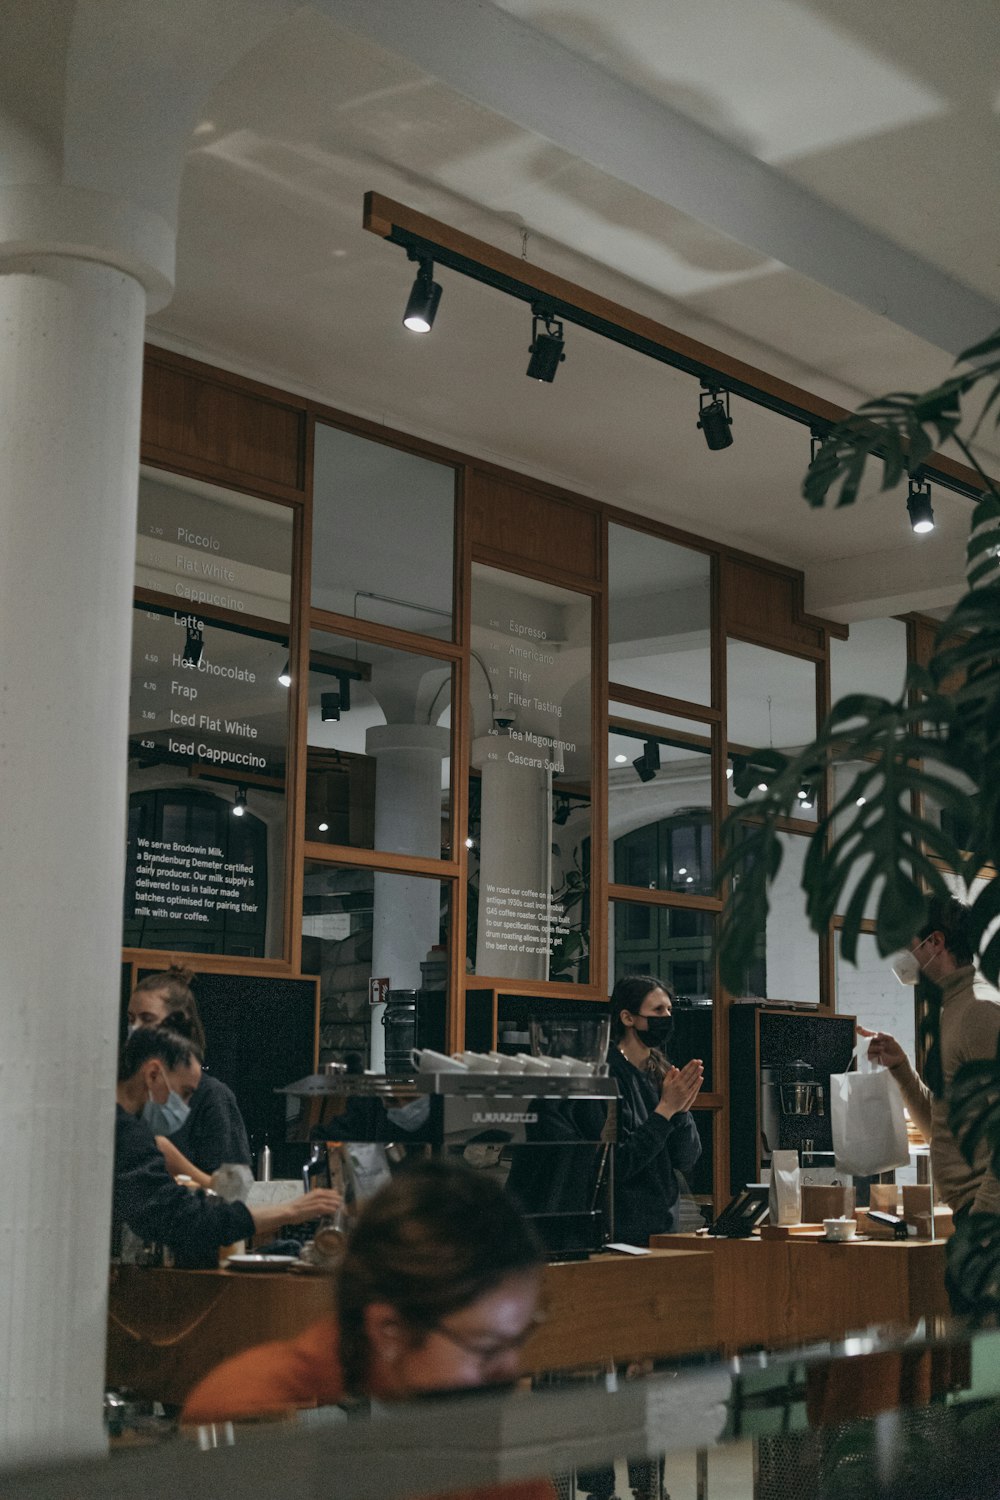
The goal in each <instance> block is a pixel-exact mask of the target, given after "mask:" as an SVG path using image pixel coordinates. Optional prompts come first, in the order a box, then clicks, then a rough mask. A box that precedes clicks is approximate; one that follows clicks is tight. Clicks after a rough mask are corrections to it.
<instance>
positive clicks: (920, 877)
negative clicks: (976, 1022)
mask: <svg viewBox="0 0 1000 1500" xmlns="http://www.w3.org/2000/svg"><path fill="white" fill-rule="evenodd" d="M960 364H961V365H962V366H963V367H964V368H963V369H962V370H961V371H960V373H958V374H956V375H955V376H954V377H952V378H951V379H950V380H947V381H945V382H943V384H941V385H940V386H937V387H935V389H934V390H932V391H928V392H926V393H924V394H922V395H914V394H912V393H908V392H901V393H897V394H894V395H891V396H886V397H884V398H882V399H881V400H879V401H871V402H867V403H866V404H865V405H864V406H863V407H861V408H860V409H859V410H858V411H857V412H856V413H855V414H854V415H853V416H851V417H849V418H848V419H847V420H846V421H844V422H842V423H840V424H838V425H837V426H836V427H834V428H832V429H831V431H830V433H829V435H828V436H827V438H826V439H825V441H824V442H823V444H822V446H821V447H820V449H819V452H818V453H817V455H816V457H815V459H814V461H813V463H812V464H811V465H810V468H809V471H808V473H807V475H806V479H805V483H804V493H805V497H806V499H807V500H808V501H809V503H810V504H812V505H822V504H824V503H826V501H827V499H828V498H829V496H830V495H831V493H834V494H835V495H836V503H837V504H838V505H849V504H851V503H853V501H854V500H855V499H856V497H857V494H858V489H859V486H860V484H861V480H862V476H863V474H864V471H865V468H866V465H867V464H868V462H869V460H870V459H872V458H880V459H881V460H882V463H883V476H882V477H883V483H882V488H883V489H887V488H890V487H891V486H893V485H895V484H897V483H899V481H900V480H901V479H902V478H903V476H904V475H905V474H906V473H910V474H915V473H916V472H917V471H918V470H919V468H920V465H921V464H922V463H923V462H924V460H925V459H926V458H927V457H928V456H929V454H930V453H931V451H932V449H933V448H934V446H935V444H937V445H941V444H942V443H945V442H947V441H949V440H950V441H952V442H954V443H956V444H957V445H958V447H959V448H960V450H961V452H962V453H963V455H964V456H965V458H966V459H967V461H968V462H969V463H971V464H972V465H973V467H975V468H976V470H977V471H978V472H979V473H980V475H981V477H982V480H983V487H984V494H983V496H982V498H981V499H980V500H979V501H978V503H977V504H976V505H975V507H974V509H973V511H972V513H971V516H970V532H969V543H968V548H967V554H966V574H967V581H968V584H969V591H968V593H967V594H966V595H965V596H964V597H963V598H962V599H961V600H960V601H959V603H958V604H957V605H956V607H955V609H954V610H953V611H952V613H951V615H950V616H949V617H948V619H946V620H945V621H944V622H943V624H942V625H941V627H940V630H939V631H938V635H937V639H936V643H935V647H934V651H933V654H932V657H931V660H930V661H929V662H928V664H927V665H926V667H922V668H911V670H910V673H909V674H908V677H907V680H906V682H905V683H904V684H902V688H901V692H900V696H899V698H898V699H896V700H895V701H890V700H887V699H884V698H876V697H871V696H866V695H863V694H858V695H854V696H852V697H850V698H845V699H843V700H842V701H841V702H840V703H837V704H836V705H835V706H834V707H833V709H832V710H831V712H830V714H829V715H828V717H827V719H826V722H825V723H824V724H823V726H822V728H821V729H820V732H819V734H818V735H817V737H816V739H815V740H814V741H813V742H812V743H811V744H809V745H806V746H805V747H804V748H803V749H802V750H800V751H799V752H798V753H797V754H795V755H783V754H782V753H781V752H779V751H775V750H773V749H767V750H757V751H752V752H750V753H749V754H748V755H746V756H745V757H741V758H740V762H737V760H736V758H734V775H733V787H734V790H735V791H736V792H737V794H739V795H742V796H747V795H748V794H749V793H750V791H751V790H753V789H754V788H756V787H758V786H760V785H764V786H765V788H766V790H765V791H764V793H763V795H762V796H760V797H758V796H755V797H754V799H753V801H752V802H749V801H748V802H747V804H746V806H745V807H743V808H737V809H736V810H735V811H733V812H732V813H731V814H730V816H729V818H728V819H727V822H726V824H725V827H724V829H723V838H724V858H723V861H722V864H721V866H720V870H719V884H720V887H721V888H722V889H723V891H724V892H725V893H726V894H727V896H728V899H727V902H726V910H725V917H724V919H723V923H722V928H721V931H720V939H719V965H720V974H721V977H722V981H723V983H724V984H725V985H726V986H727V987H728V988H729V989H730V990H733V991H737V990H738V989H739V987H740V985H741V981H742V976H743V975H744V974H745V972H746V967H747V964H748V962H749V961H750V959H751V957H752V955H753V953H754V950H755V946H756V945H757V944H758V942H759V937H760V933H761V932H762V931H763V930H764V925H765V923H766V920H767V915H768V908H769V902H768V889H769V887H770V885H771V883H772V882H773V881H774V879H775V877H776V876H777V874H778V871H779V870H780V868H781V861H782V853H783V848H782V837H781V835H782V829H783V827H784V825H785V821H786V820H787V819H789V818H796V817H798V816H800V810H799V802H800V791H801V788H802V787H803V785H808V786H810V787H813V788H816V787H819V788H826V789H827V790H828V791H829V790H830V789H832V787H833V785H834V781H833V777H832V774H831V773H832V772H833V771H835V770H837V768H840V771H839V775H838V778H837V786H838V794H837V796H836V798H833V797H832V796H831V797H830V798H829V802H828V805H826V806H825V807H823V804H822V802H821V807H822V809H823V811H822V816H821V817H820V819H819V821H818V823H817V827H816V832H815V834H814V836H813V837H812V839H811V840H810V844H809V852H808V854H807V856H806V859H805V862H804V866H803V875H802V888H803V892H804V902H805V907H806V911H807V914H808V917H809V922H810V925H811V926H812V928H813V930H814V931H816V932H826V931H828V930H829V927H830V923H831V922H832V920H833V918H834V916H835V915H836V916H839V917H840V918H841V933H840V942H841V952H842V953H843V955H844V957H845V958H846V959H848V960H849V961H852V962H853V961H855V959H856V953H857V944H858V938H859V936H860V934H861V932H862V928H863V922H864V919H865V918H866V917H868V916H874V921H875V939H876V943H877V946H878V950H879V952H880V953H881V954H883V955H885V954H888V953H891V952H892V951H894V950H895V949H898V948H901V947H905V946H906V945H907V944H908V943H909V941H910V939H911V938H912V937H913V935H914V933H915V932H917V930H918V929H919V927H920V926H921V924H922V922H923V920H924V917H925V914H926V909H927V901H928V898H929V897H930V896H931V895H935V894H937V895H947V894H948V893H949V887H948V883H947V881H946V879H945V871H947V872H950V873H954V874H955V875H957V876H959V877H962V878H964V879H966V880H968V881H971V880H973V879H974V878H976V877H977V876H979V875H980V874H981V873H982V871H983V870H991V869H996V868H997V867H998V866H1000V491H998V490H997V488H996V487H995V486H994V485H993V483H992V482H991V481H990V480H989V478H988V477H987V476H986V475H985V474H983V473H982V470H981V469H979V465H978V464H977V463H976V459H975V456H974V455H973V454H972V452H971V451H970V448H969V442H970V441H971V439H972V438H973V437H974V436H975V432H976V430H977V429H978V428H979V427H980V426H981V424H982V423H983V422H984V421H985V420H986V418H987V416H989V415H993V416H994V419H995V420H996V421H998V422H1000V380H998V378H997V377H998V376H1000V331H998V332H997V333H996V334H993V335H992V336H991V337H990V338H989V339H987V340H984V341H983V343H982V344H979V345H977V346H976V347H975V348H973V349H969V350H967V351H966V353H965V354H964V355H962V356H961V359H960ZM984 382H990V383H991V384H990V386H989V389H988V390H987V392H986V395H985V399H984V400H983V401H982V405H981V408H980V410H979V413H978V417H977V420H976V422H975V425H974V426H973V428H972V430H971V432H969V433H967V434H966V435H965V436H963V435H962V433H961V430H960V429H961V426H962V423H963V420H964V416H963V411H962V402H963V399H964V398H965V397H967V396H969V395H970V393H971V392H972V391H973V390H974V389H976V388H977V387H978V386H980V385H982V384H983V383H984ZM979 395H980V397H981V396H982V392H981V391H980V392H979ZM929 803H930V804H931V805H933V806H936V808H937V809H938V811H937V812H928V811H926V809H927V807H928V804H929ZM920 808H924V809H925V811H924V812H923V813H921V812H920V811H919V809H920ZM998 916H1000V882H997V881H991V882H988V883H987V884H986V885H985V886H984V888H983V889H982V891H981V892H980V894H979V895H978V897H977V899H976V901H975V904H974V906H973V908H972V922H973V929H974V932H973V936H974V939H975V940H976V941H979V940H980V939H982V937H983V935H984V934H985V932H986V931H987V929H988V928H989V927H990V926H991V924H992V923H993V922H994V921H995V919H996V918H997V917H998ZM981 966H982V969H983V972H984V973H985V974H986V976H987V978H989V979H991V980H992V981H993V982H994V983H995V982H996V981H997V979H998V977H1000V930H998V932H997V934H996V935H995V936H994V937H993V938H992V940H991V941H990V942H989V943H988V945H987V946H986V948H985V950H984V951H983V952H982V954H981Z"/></svg>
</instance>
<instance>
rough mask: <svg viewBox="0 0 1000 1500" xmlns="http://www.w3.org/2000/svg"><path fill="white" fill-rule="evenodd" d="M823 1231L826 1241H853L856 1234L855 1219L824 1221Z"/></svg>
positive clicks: (856, 1222)
mask: <svg viewBox="0 0 1000 1500" xmlns="http://www.w3.org/2000/svg"><path fill="white" fill-rule="evenodd" d="M823 1229H824V1230H825V1232H826V1237H827V1239H828V1240H837V1241H841V1240H853V1238H854V1236H855V1235H856V1234H857V1232H858V1221H857V1219H824V1220H823Z"/></svg>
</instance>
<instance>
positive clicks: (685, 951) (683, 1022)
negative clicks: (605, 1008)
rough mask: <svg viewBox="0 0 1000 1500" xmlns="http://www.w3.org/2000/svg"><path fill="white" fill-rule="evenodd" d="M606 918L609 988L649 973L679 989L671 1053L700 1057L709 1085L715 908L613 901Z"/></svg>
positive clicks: (682, 1058) (678, 1057) (677, 1058)
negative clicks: (684, 907)
mask: <svg viewBox="0 0 1000 1500" xmlns="http://www.w3.org/2000/svg"><path fill="white" fill-rule="evenodd" d="M609 918H610V919H609V922H608V940H609V954H608V960H609V961H608V991H609V993H610V991H611V990H613V989H614V986H615V982H616V981H617V980H619V979H625V978H627V977H628V976H629V975H630V974H652V975H654V976H655V977H656V978H658V979H663V980H665V981H666V983H667V984H669V985H670V986H671V988H672V989H673V990H674V992H675V994H676V995H677V1004H676V1006H675V1008H674V1036H673V1039H672V1041H671V1044H670V1047H669V1049H668V1051H669V1054H670V1059H671V1061H672V1062H675V1063H677V1064H678V1065H681V1064H683V1063H685V1062H687V1061H688V1060H689V1058H692V1057H700V1058H701V1059H702V1061H703V1062H704V1064H705V1088H706V1089H710V1088H712V1086H713V1085H712V999H713V992H714V974H715V953H714V944H715V920H716V919H715V916H714V914H713V913H712V912H704V911H688V910H686V909H684V910H682V909H680V908H679V907H672V906H650V905H647V904H644V903H640V902H635V901H613V902H612V903H611V906H610V909H609Z"/></svg>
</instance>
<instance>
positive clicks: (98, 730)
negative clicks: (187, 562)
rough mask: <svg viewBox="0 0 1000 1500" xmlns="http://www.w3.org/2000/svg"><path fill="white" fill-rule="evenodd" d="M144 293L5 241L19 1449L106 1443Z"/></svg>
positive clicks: (6, 921)
mask: <svg viewBox="0 0 1000 1500" xmlns="http://www.w3.org/2000/svg"><path fill="white" fill-rule="evenodd" d="M0 248H2V246H0ZM145 311H146V294H145V291H144V289H143V287H142V285H141V284H140V282H139V281H138V280H137V279H136V278H135V277H134V276H133V275H131V274H129V273H128V272H126V271H124V270H121V269H115V268H114V267H112V266H110V265H106V264H102V263H99V262H98V261H96V260H84V259H76V258H73V257H72V256H70V255H63V254H58V253H55V254H37V255H30V254H28V255H19V256H18V257H17V258H16V259H14V258H11V259H4V258H2V257H0V413H2V424H0V536H2V537H3V544H2V548H0V933H2V935H3V936H2V941H0V1139H2V1140H3V1143H4V1145H3V1165H2V1167H0V1204H2V1212H0V1288H2V1289H3V1290H2V1295H0V1389H2V1390H3V1392H4V1401H3V1402H2V1403H0V1414H2V1415H0V1454H2V1459H3V1461H4V1462H5V1463H16V1462H19V1461H32V1460H35V1459H40V1458H43V1457H44V1458H45V1459H46V1460H53V1459H56V1458H59V1457H63V1456H79V1455H82V1454H87V1453H98V1452H102V1451H103V1449H104V1433H103V1424H102V1416H101V1403H102V1393H103V1389H104V1346H105V1323H106V1309H107V1280H108V1248H109V1225H110V1199H111V1182H112V1141H113V1133H112V1132H113V1110H114V1087H115V1052H116V1045H117V1035H116V1026H115V1018H116V1016H117V1011H118V1006H117V994H118V989H119V974H120V944H121V924H122V881H123V873H124V856H125V795H126V736H127V718H128V701H129V678H130V664H129V652H130V639H131V594H132V582H133V570H134V559H135V526H136V492H137V484H138V456H139V418H140V393H141V383H142V341H143V326H144V318H145Z"/></svg>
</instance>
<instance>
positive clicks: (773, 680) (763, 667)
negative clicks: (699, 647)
mask: <svg viewBox="0 0 1000 1500" xmlns="http://www.w3.org/2000/svg"><path fill="white" fill-rule="evenodd" d="M726 670H727V700H728V724H727V731H728V734H729V743H730V748H740V749H752V750H759V749H761V748H762V747H763V746H773V747H774V748H775V749H776V750H784V751H786V752H787V751H791V750H798V749H800V748H801V747H802V746H803V745H808V744H809V742H810V740H812V739H814V738H815V736H816V667H815V664H814V663H813V662H811V661H804V660H803V659H802V657H800V656H790V655H788V653H787V652H784V651H769V650H768V649H767V648H766V647H764V646H751V645H749V644H748V643H747V642H746V641H732V640H730V641H727V642H726Z"/></svg>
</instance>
